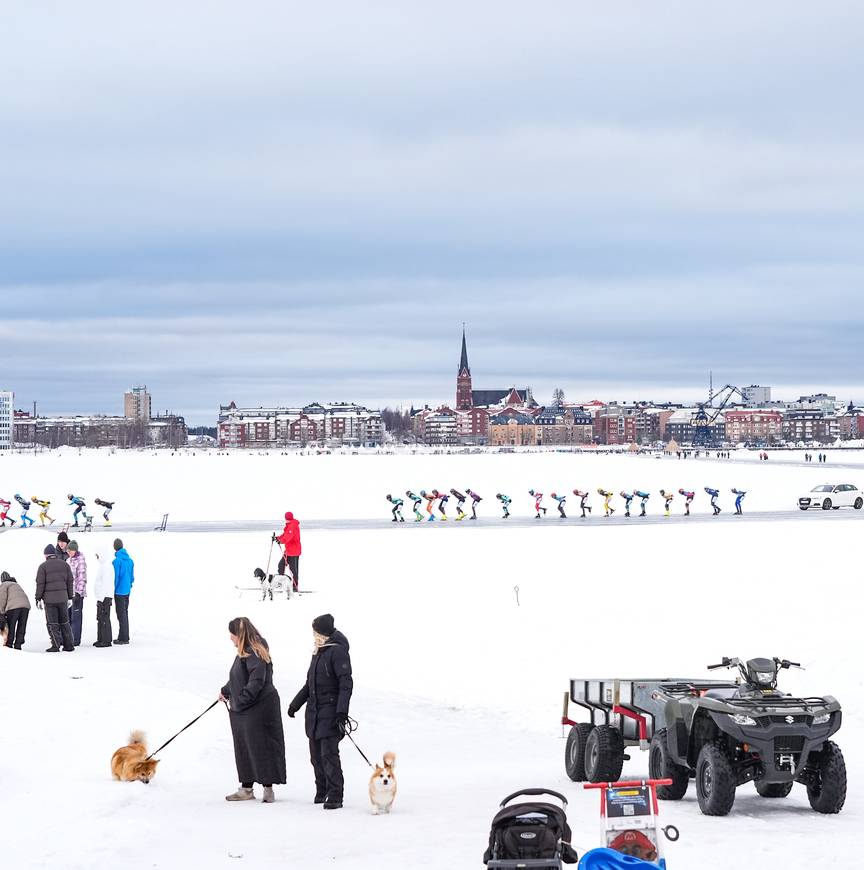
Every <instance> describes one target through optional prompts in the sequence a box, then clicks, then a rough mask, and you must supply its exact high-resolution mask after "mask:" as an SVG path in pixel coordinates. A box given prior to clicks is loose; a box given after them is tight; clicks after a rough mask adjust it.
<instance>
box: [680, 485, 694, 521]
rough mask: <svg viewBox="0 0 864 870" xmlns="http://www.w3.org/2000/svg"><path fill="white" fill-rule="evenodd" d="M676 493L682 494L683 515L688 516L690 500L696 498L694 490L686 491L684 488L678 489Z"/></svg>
mask: <svg viewBox="0 0 864 870" xmlns="http://www.w3.org/2000/svg"><path fill="white" fill-rule="evenodd" d="M678 495H683V496H684V516H685V517H689V516H690V502H691V501H693V499H694V498H696V493H695V492H687V490H686V489H679V490H678Z"/></svg>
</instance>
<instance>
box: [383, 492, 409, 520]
mask: <svg viewBox="0 0 864 870" xmlns="http://www.w3.org/2000/svg"><path fill="white" fill-rule="evenodd" d="M387 501H389V502H390V504H392V505H393V511H392V514H393V522H394V523H404V522H405V518H404V517H403V516H402V505H403V504H405V502H403V501H402V499H401V498H393V496H392V495H390V494H389V493H388V494H387Z"/></svg>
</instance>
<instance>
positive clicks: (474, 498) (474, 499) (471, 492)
mask: <svg viewBox="0 0 864 870" xmlns="http://www.w3.org/2000/svg"><path fill="white" fill-rule="evenodd" d="M465 492H466V493H468V495H470V496H471V519H472V520H476V519H477V505H478V504H479V503H480V502H481V501H483V499H482V498H480V496H479V495H477V493H476V492H474V490H473V489H470V488H469V489H466V490H465Z"/></svg>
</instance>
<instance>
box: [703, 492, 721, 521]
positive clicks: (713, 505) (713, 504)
mask: <svg viewBox="0 0 864 870" xmlns="http://www.w3.org/2000/svg"><path fill="white" fill-rule="evenodd" d="M705 492H706V493H708V495H709V496H710V497H711V509H712V510H713V511H714V516H715V517H716V516H717V514H719V513H720V505H718V504H717V499H718V497H719V495H720V490H719V489H711V487H710V486H706V487H705Z"/></svg>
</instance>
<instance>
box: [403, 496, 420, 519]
mask: <svg viewBox="0 0 864 870" xmlns="http://www.w3.org/2000/svg"><path fill="white" fill-rule="evenodd" d="M405 495H406V497H407V498H410V499H411V508H412V510H413V511H414V522H415V523H422V522H423V514H421V513H420V509H419V507H418V506H419V504H420V502H421V501H423V499H422V498H420V496H419V495H416V494H415V493H413V492H411V490H410V489H406V490H405Z"/></svg>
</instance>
